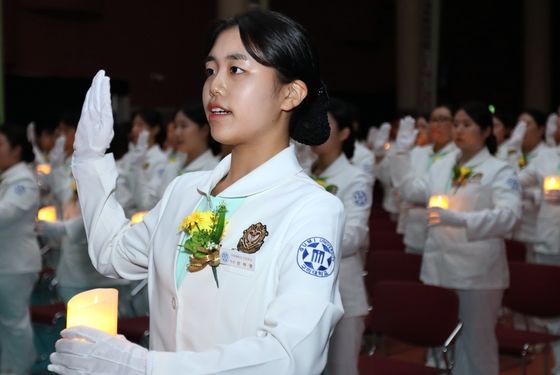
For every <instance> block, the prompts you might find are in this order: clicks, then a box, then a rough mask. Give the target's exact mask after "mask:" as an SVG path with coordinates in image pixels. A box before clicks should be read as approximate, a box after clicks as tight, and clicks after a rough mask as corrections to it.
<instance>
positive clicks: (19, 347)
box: [0, 124, 41, 374]
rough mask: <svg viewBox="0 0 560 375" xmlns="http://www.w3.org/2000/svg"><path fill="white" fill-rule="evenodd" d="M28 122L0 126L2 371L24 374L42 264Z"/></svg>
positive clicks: (30, 361) (29, 358)
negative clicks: (33, 295) (32, 301)
mask: <svg viewBox="0 0 560 375" xmlns="http://www.w3.org/2000/svg"><path fill="white" fill-rule="evenodd" d="M33 158H34V155H33V149H32V146H31V143H29V141H28V140H27V136H26V131H25V127H24V126H17V125H10V124H5V125H3V126H0V373H2V374H7V373H9V374H26V373H28V371H29V370H30V368H31V366H32V365H33V363H34V362H35V358H36V357H37V353H36V351H35V346H34V344H33V329H32V327H31V318H30V315H29V304H30V298H31V292H32V291H33V287H34V285H35V282H36V281H37V275H38V272H39V271H40V270H41V254H40V252H39V245H38V243H37V237H36V236H35V229H34V228H35V216H36V215H37V208H38V206H39V189H38V187H37V182H36V180H35V176H34V173H33V171H32V170H31V169H30V168H29V167H28V166H27V164H26V163H31V162H32V161H33Z"/></svg>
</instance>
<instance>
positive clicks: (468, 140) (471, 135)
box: [453, 109, 491, 154]
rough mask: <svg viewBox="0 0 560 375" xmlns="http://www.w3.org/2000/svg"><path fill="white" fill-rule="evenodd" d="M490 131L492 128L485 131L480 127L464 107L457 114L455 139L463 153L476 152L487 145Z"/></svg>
mask: <svg viewBox="0 0 560 375" xmlns="http://www.w3.org/2000/svg"><path fill="white" fill-rule="evenodd" d="M490 131H491V129H490V128H487V129H485V130H484V131H483V130H482V129H480V126H479V125H478V124H477V123H476V122H474V121H473V119H472V118H471V117H470V116H469V115H468V114H467V112H465V111H464V110H462V109H460V110H458V111H457V113H456V114H455V119H454V121H453V140H454V141H455V144H456V145H457V147H458V148H459V149H460V150H461V151H462V152H463V153H468V154H474V153H477V152H478V151H480V150H481V149H482V148H483V147H485V144H486V138H487V137H488V136H489V135H490Z"/></svg>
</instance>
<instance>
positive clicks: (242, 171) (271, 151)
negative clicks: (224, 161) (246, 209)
mask: <svg viewBox="0 0 560 375" xmlns="http://www.w3.org/2000/svg"><path fill="white" fill-rule="evenodd" d="M288 145H289V139H288V137H286V139H285V140H283V141H280V142H279V141H276V140H274V139H273V140H272V141H271V142H268V143H264V142H253V143H251V144H241V145H236V146H235V147H234V148H233V150H232V151H231V165H230V168H229V172H228V174H227V175H226V176H225V177H224V178H223V179H222V180H221V181H220V182H219V183H218V184H217V185H216V186H215V187H214V189H212V195H218V194H220V193H221V192H222V191H224V190H225V189H227V188H228V187H229V186H230V185H233V184H234V183H235V182H237V181H239V180H240V179H241V178H243V177H245V176H246V175H248V174H249V173H251V172H252V171H254V170H255V169H257V168H258V167H260V166H261V165H262V164H264V163H265V162H267V161H268V160H269V159H271V158H272V157H273V156H275V155H276V154H278V153H279V152H280V151H282V150H284V149H285V148H286V147H288ZM271 173H273V171H271Z"/></svg>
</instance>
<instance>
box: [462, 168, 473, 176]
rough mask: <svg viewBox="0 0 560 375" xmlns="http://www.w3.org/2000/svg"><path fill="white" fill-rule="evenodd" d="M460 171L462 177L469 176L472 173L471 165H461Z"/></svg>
mask: <svg viewBox="0 0 560 375" xmlns="http://www.w3.org/2000/svg"><path fill="white" fill-rule="evenodd" d="M460 173H461V177H465V176H468V175H469V174H470V173H471V169H470V168H469V167H461V169H460Z"/></svg>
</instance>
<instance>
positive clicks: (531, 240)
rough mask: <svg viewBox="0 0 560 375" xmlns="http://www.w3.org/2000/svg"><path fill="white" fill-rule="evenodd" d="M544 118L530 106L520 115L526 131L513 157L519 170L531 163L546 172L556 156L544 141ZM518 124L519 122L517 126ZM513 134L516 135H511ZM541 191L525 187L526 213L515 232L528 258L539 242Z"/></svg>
mask: <svg viewBox="0 0 560 375" xmlns="http://www.w3.org/2000/svg"><path fill="white" fill-rule="evenodd" d="M545 121H546V118H545V115H544V114H543V113H542V112H540V111H537V110H527V111H525V112H523V113H522V114H521V115H520V116H519V122H524V123H525V124H526V131H525V135H524V137H523V141H522V143H521V150H520V155H519V157H515V158H513V160H512V161H513V163H514V165H515V164H517V167H518V169H519V171H520V172H522V171H523V170H524V169H525V168H527V167H531V168H532V169H536V170H537V171H541V173H542V174H545V173H546V169H547V168H549V167H547V166H548V165H549V164H550V162H551V161H552V160H555V159H556V157H557V156H556V155H557V154H556V150H555V149H553V148H551V147H549V146H547V145H546V144H545V143H544V141H543V137H544V131H545ZM519 126H520V125H517V126H516V128H517V127H519ZM514 133H515V130H514ZM513 137H514V135H512V138H513ZM516 159H517V160H516ZM510 163H511V158H510ZM541 192H542V189H541V187H540V186H529V185H526V186H525V187H524V188H523V206H522V207H523V215H522V216H521V220H520V222H519V223H518V224H517V225H516V227H515V229H514V232H513V237H514V238H515V239H516V240H518V241H522V242H524V243H525V246H526V247H527V257H528V259H529V260H531V259H532V258H533V256H534V246H535V243H536V242H537V234H538V233H537V216H538V213H539V208H540V207H539V205H540V202H541V200H542V196H541Z"/></svg>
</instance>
